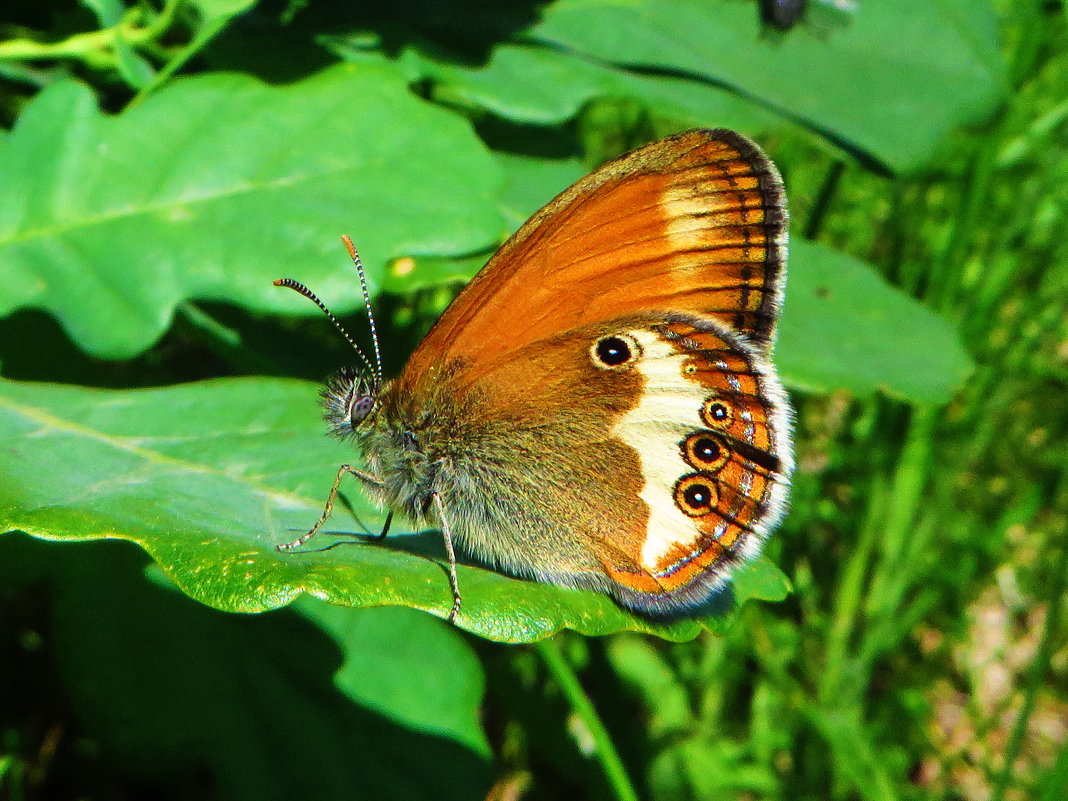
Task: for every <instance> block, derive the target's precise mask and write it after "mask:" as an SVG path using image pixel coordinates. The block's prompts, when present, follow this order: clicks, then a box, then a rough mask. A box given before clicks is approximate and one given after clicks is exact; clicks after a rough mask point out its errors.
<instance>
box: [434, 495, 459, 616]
mask: <svg viewBox="0 0 1068 801" xmlns="http://www.w3.org/2000/svg"><path fill="white" fill-rule="evenodd" d="M432 497H433V498H434V505H435V506H437V507H438V517H440V518H441V536H442V537H443V538H444V540H445V553H446V554H447V555H448V557H449V586H450V587H451V588H452V609H451V610H450V611H449V618H448V620H449V622H450V623H454V622H456V615H458V614H459V613H460V582H459V581H458V580H457V579H456V551H455V550H454V549H453V547H452V534H451V533H450V531H449V520H448V518H447V517H445V504H444V503H442V502H441V495H440V494H439V493H437V492H435V493H433V496H432Z"/></svg>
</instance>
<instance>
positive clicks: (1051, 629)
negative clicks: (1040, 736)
mask: <svg viewBox="0 0 1068 801" xmlns="http://www.w3.org/2000/svg"><path fill="white" fill-rule="evenodd" d="M1056 495H1059V496H1060V497H1061V498H1064V497H1065V496H1066V495H1068V472H1064V473H1061V481H1060V492H1059V493H1056ZM1060 540H1061V542H1060V546H1061V552H1060V558H1059V559H1058V560H1057V564H1056V566H1055V567H1054V568H1053V577H1052V581H1050V586H1049V595H1048V596H1047V597H1046V625H1045V627H1044V628H1043V630H1042V640H1041V641H1040V642H1039V645H1038V651H1037V653H1036V654H1035V658H1034V660H1033V661H1032V662H1031V665H1030V669H1029V670H1028V673H1027V686H1026V688H1025V689H1024V698H1023V703H1022V704H1021V705H1020V714H1019V715H1017V717H1016V724H1015V725H1014V726H1013V729H1012V734H1011V735H1009V742H1008V744H1007V745H1006V746H1005V764H1004V765H1003V766H1002V768H1001V773H999V774H998V777H997V782H996V784H995V785H994V792H993V795H991V801H1003V800H1004V798H1005V792H1006V791H1007V790H1008V789H1009V783H1010V782H1011V781H1012V774H1013V767H1014V765H1015V764H1016V757H1017V756H1018V755H1019V753H1020V748H1021V746H1022V745H1023V739H1024V736H1025V735H1026V734H1027V722H1028V721H1029V720H1030V719H1031V713H1032V712H1033V711H1034V708H1035V701H1036V700H1037V698H1038V691H1039V689H1040V688H1041V686H1042V677H1043V676H1044V675H1045V672H1046V670H1047V669H1048V668H1049V664H1050V660H1051V658H1052V656H1053V640H1054V638H1055V637H1056V636H1057V635H1058V634H1059V633H1060V630H1061V611H1062V610H1063V609H1064V592H1065V589H1066V585H1068V541H1065V539H1064V538H1063V537H1061V538H1060Z"/></svg>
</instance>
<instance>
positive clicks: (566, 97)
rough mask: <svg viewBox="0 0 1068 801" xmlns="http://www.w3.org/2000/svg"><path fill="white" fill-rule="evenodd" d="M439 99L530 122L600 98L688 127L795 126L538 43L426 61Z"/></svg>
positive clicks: (754, 107) (710, 92)
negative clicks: (473, 58)
mask: <svg viewBox="0 0 1068 801" xmlns="http://www.w3.org/2000/svg"><path fill="white" fill-rule="evenodd" d="M422 64H423V65H424V69H423V72H424V75H425V76H426V77H429V78H431V79H432V80H434V81H435V83H436V87H435V94H434V96H435V99H436V100H438V101H439V102H447V103H454V104H459V105H463V106H468V107H474V108H479V109H485V110H488V111H491V112H493V113H494V114H497V115H499V116H501V117H505V118H507V119H510V120H513V121H515V122H518V123H522V124H528V125H557V124H559V123H562V122H565V121H567V120H569V119H571V118H572V117H574V116H575V115H576V114H578V112H579V111H580V110H581V109H582V107H583V106H585V105H586V104H587V103H589V102H590V101H592V100H596V99H602V98H617V99H618V98H630V99H633V100H637V101H638V102H640V103H642V104H643V105H644V106H645V107H646V108H648V109H649V110H650V111H652V112H655V113H656V114H658V115H661V116H662V117H667V118H669V119H672V120H673V121H675V122H676V124H678V125H680V126H681V127H687V126H705V127H727V128H737V129H739V130H744V131H747V132H748V133H750V134H753V133H756V132H761V131H764V132H766V131H768V130H771V129H773V128H779V127H783V126H786V125H788V124H789V123H788V122H786V121H785V120H784V119H783V118H782V117H779V116H777V115H775V114H773V113H771V112H769V111H767V110H766V109H764V108H762V107H761V106H760V105H758V104H755V103H753V102H752V101H750V100H747V99H745V98H742V97H739V96H738V95H736V94H734V93H732V92H729V91H727V90H724V89H723V88H722V87H719V86H713V85H711V84H708V83H705V82H701V81H694V80H689V79H686V78H680V77H673V76H666V75H656V76H651V75H645V74H642V73H638V72H632V71H630V70H626V69H620V68H618V67H615V66H612V65H608V64H603V63H598V62H595V61H590V60H588V59H584V58H582V57H580V56H578V55H576V54H574V53H569V52H565V51H562V50H558V49H550V48H546V47H537V46H519V45H502V46H500V47H498V48H496V49H495V50H494V51H493V53H492V54H491V56H490V59H489V61H488V62H487V63H486V64H485V65H484V66H481V67H477V68H472V67H466V66H460V65H457V64H454V63H451V62H448V61H444V60H436V59H431V58H430V57H429V56H424V57H422Z"/></svg>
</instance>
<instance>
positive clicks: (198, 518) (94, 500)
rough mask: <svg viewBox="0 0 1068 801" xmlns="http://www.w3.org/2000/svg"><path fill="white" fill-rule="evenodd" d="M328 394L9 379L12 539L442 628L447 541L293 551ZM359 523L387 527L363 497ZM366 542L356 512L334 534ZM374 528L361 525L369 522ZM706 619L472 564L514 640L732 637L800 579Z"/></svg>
mask: <svg viewBox="0 0 1068 801" xmlns="http://www.w3.org/2000/svg"><path fill="white" fill-rule="evenodd" d="M315 389H316V388H315V387H314V386H313V385H310V384H307V383H302V382H296V381H283V380H267V379H243V380H223V381H211V382H203V383H199V384H190V385H185V386H180V387H174V388H169V389H160V390H139V391H126V392H113V391H99V390H87V389H81V388H74V387H63V386H50V385H39V384H22V383H17V382H10V381H0V473H2V474H3V475H4V477H5V480H4V482H3V484H2V485H0V531H8V530H21V531H25V532H26V533H28V534H31V535H33V536H35V537H40V538H43V539H51V540H93V539H107V538H118V539H125V540H130V541H133V542H136V543H138V544H139V545H141V546H142V547H143V548H144V549H145V550H146V551H148V552H149V554H151V556H152V557H153V558H154V559H155V560H156V561H157V562H158V563H159V565H160V566H161V567H162V568H163V570H164V572H165V573H166V574H167V575H168V576H169V577H170V578H171V579H172V580H173V581H174V582H175V583H176V584H177V585H178V586H179V587H180V588H181V589H182V590H184V591H185V592H186V593H188V594H189V595H191V596H193V597H194V598H196V599H198V600H200V601H202V602H204V603H206V604H208V605H210V606H214V607H216V608H218V609H223V610H227V611H235V612H260V611H264V610H268V609H275V608H277V607H280V606H284V605H286V604H288V603H289V602H291V601H293V600H294V599H296V598H297V597H299V596H300V595H301V594H304V593H307V594H310V595H313V596H315V597H317V598H321V599H324V600H329V601H331V602H332V603H335V604H340V605H345V606H355V607H364V606H384V605H403V606H410V607H414V608H417V609H422V610H425V611H429V612H432V613H434V614H436V615H438V616H439V617H444V616H446V614H447V613H448V610H449V608H450V606H451V604H452V597H451V593H450V591H449V584H448V580H447V573H446V569H445V566H444V564H443V550H444V549H443V547H442V545H441V538H440V535H438V534H436V533H433V532H425V533H423V534H411V533H409V534H408V535H407V536H405V534H404V530H403V527H397V528H396V529H395V530H396V531H398V532H399V533H398V535H397V536H393V535H392V534H391V536H390V537H389V538H387V539H386V540H385V541H384V542H382V543H377V542H371V541H367V540H366V539H360V538H359V537H353V536H345V537H342V538H337V537H331V536H328V535H324V536H322V537H321V538H320V539H319V540H318V545H316V544H315V542H314V541H313V543H309V546H310V547H311V548H315V550H311V549H309V550H307V551H305V552H301V553H292V554H284V553H279V552H278V551H276V550H275V547H274V546H275V545H277V544H278V543H281V542H287V541H290V540H292V539H293V538H294V537H295V536H296V535H297V534H298V533H300V532H303V531H305V530H306V529H307V528H308V527H309V526H310V524H311V523H312V522H314V520H315V519H316V517H317V516H318V514H319V512H320V510H321V505H322V503H323V500H324V499H325V496H326V493H327V491H328V489H329V487H330V482H331V481H332V479H333V477H334V473H335V471H336V469H337V465H339V464H341V463H342V462H345V461H353V460H354V456H355V454H354V453H353V452H352V451H351V449H350V448H348V447H347V446H345V445H344V444H341V443H338V442H335V441H332V440H329V439H327V438H326V437H325V436H324V435H323V425H322V422H321V421H320V420H319V419H318V412H317V407H316V403H315ZM351 495H352V500H353V502H354V503H353V507H354V510H355V512H356V513H357V516H358V517H359V519H360V520H362V521H363V523H364V524H365V525H366V526H367V528H368V530H370V531H375V532H377V531H378V530H379V527H380V526H381V520H382V514H381V512H379V511H376V510H374V509H372V508H370V507H369V505H368V503H367V501H366V500H365V499H363V498H362V496H361V495H360V494H359V491H358V490H356V491H355V492H353V493H351ZM332 525H333V526H334V527H336V528H338V529H341V530H348V531H352V530H354V524H353V521H352V520H351V518H349V517H348V516H347V515H344V514H342V513H341V512H340V510H339V512H338V513H337V514H336V517H335V520H334V522H333V524H332ZM357 528H358V525H357ZM769 570H771V571H773V570H774V568H770V566H766V565H760V563H759V562H757V563H755V565H753V564H751V565H748V566H747V567H745V568H743V569H742V570H740V571H738V574H737V575H738V583H737V589H736V590H735V591H734V592H733V593H731V592H725V593H724V594H723V595H722V596H720V598H719V601H718V605H717V607H716V610H715V611H714V612H712V613H710V614H709V616H708V617H706V618H704V619H702V620H699V621H698V620H681V621H676V622H672V623H654V622H651V621H648V620H646V619H644V618H641V617H638V616H635V615H633V614H630V613H628V612H625V611H623V610H622V609H620V608H619V607H618V606H616V605H615V604H614V603H612V602H611V601H610V600H609V599H608V598H606V597H605V596H603V595H600V594H598V593H593V592H580V591H576V590H567V589H563V588H560V587H554V586H550V585H547V584H538V583H534V582H530V581H521V580H518V579H513V578H509V577H507V576H504V575H501V574H499V573H495V572H492V571H490V570H487V569H485V568H482V567H479V566H475V565H469V564H461V565H460V567H459V571H458V573H459V581H460V587H461V591H462V592H463V596H464V606H463V610H462V612H461V614H460V616H459V618H458V620H457V625H458V626H460V627H461V628H465V629H467V630H469V631H472V632H474V633H476V634H479V635H481V636H483V637H487V638H490V639H494V640H499V641H502V642H529V641H532V640H537V639H540V638H543V637H547V636H550V635H552V634H554V633H555V632H557V631H559V630H561V629H564V628H570V629H574V630H575V631H578V632H581V633H584V634H593V635H597V634H608V633H612V632H615V631H622V630H632V631H642V632H649V633H653V634H657V635H658V636H661V637H665V638H668V639H673V640H684V639H690V638H692V637H694V636H696V635H697V634H698V633H699V632H700V631H701V630H702V629H703V628H708V629H711V630H714V631H723V630H724V629H725V628H726V627H727V626H729V624H730V622H731V620H732V619H733V615H734V612H735V610H736V608H737V606H738V604H740V603H742V602H744V601H745V600H746V599H748V598H751V597H752V598H760V597H763V596H764V595H767V596H771V597H781V587H782V585H783V582H785V578H781V579H779V580H778V582H775V581H771V582H768V581H767V580H766V579H765V578H759V579H754V580H750V579H747V578H745V573H746V572H748V571H757V573H758V574H765V573H767V572H768V571H769Z"/></svg>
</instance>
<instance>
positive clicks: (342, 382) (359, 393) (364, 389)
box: [319, 367, 380, 439]
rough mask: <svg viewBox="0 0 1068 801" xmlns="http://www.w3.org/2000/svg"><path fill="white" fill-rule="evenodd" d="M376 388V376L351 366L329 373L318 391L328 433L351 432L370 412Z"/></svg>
mask: <svg viewBox="0 0 1068 801" xmlns="http://www.w3.org/2000/svg"><path fill="white" fill-rule="evenodd" d="M379 389H380V387H379V382H378V379H377V377H375V376H374V375H371V374H369V373H367V372H366V371H362V370H357V369H355V368H353V367H346V368H345V369H343V370H341V371H340V372H338V373H336V374H335V375H333V376H331V377H330V378H329V379H328V380H327V382H326V386H324V387H323V389H322V391H321V392H320V393H319V397H321V398H322V402H323V410H324V414H323V419H325V420H326V422H327V423H328V424H329V426H330V433H331V434H333V435H334V436H335V437H340V438H342V439H344V438H345V437H350V436H352V435H353V434H355V433H356V431H357V429H359V427H360V424H361V423H363V421H364V420H366V419H367V418H368V417H369V416H370V415H371V413H372V412H374V410H375V407H376V405H377V403H378V394H379Z"/></svg>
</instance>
